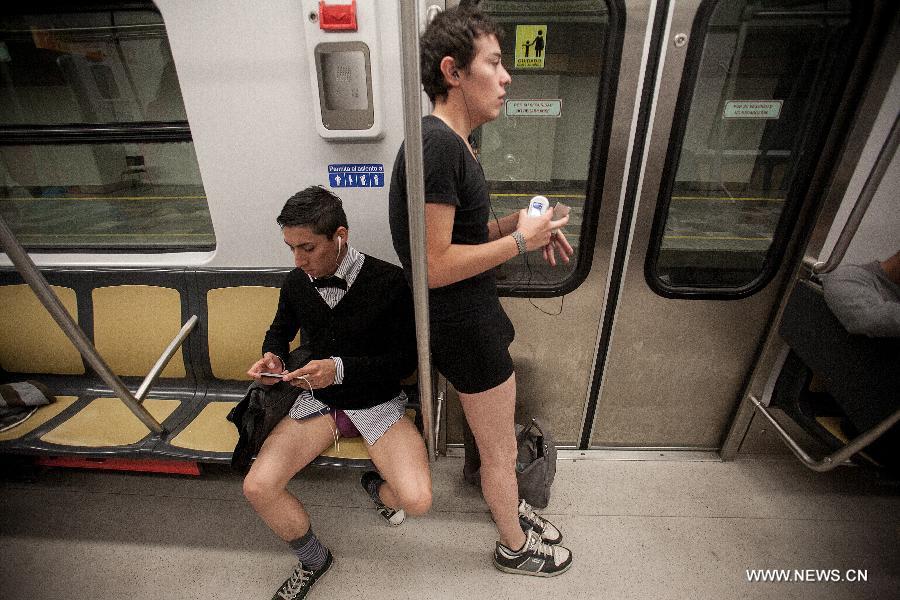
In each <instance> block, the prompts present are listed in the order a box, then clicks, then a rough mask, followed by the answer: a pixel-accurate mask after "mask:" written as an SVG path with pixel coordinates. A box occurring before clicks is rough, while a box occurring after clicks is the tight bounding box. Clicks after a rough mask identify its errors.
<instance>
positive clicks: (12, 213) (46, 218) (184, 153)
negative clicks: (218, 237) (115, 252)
mask: <svg viewBox="0 0 900 600" xmlns="http://www.w3.org/2000/svg"><path fill="white" fill-rule="evenodd" d="M199 181H200V173H199V172H198V171H197V158H196V156H195V155H194V145H193V144H191V143H189V142H182V143H168V144H159V143H157V144H97V145H65V146H50V145H47V146H45V145H39V146H5V147H0V216H2V217H3V219H4V220H5V221H6V222H7V223H10V224H11V225H12V226H13V227H14V231H15V234H16V237H17V238H18V240H19V243H21V244H23V245H24V246H26V247H28V248H31V249H44V250H58V249H67V248H68V249H73V248H74V249H89V250H102V249H104V248H119V249H121V248H130V249H135V250H172V249H192V250H204V249H205V250H212V249H214V248H215V236H213V234H212V222H211V221H210V216H209V209H208V207H207V203H206V195H205V193H204V191H203V186H202V185H200V183H199Z"/></svg>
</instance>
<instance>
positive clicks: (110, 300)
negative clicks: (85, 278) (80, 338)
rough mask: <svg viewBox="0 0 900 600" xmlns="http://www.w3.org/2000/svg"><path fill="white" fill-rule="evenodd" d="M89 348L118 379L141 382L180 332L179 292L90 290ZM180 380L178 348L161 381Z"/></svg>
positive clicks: (132, 288)
mask: <svg viewBox="0 0 900 600" xmlns="http://www.w3.org/2000/svg"><path fill="white" fill-rule="evenodd" d="M92 296H93V302H94V344H95V345H96V347H97V351H98V352H99V353H100V355H101V356H102V357H103V359H104V360H105V361H106V362H107V364H108V365H109V366H110V368H111V369H112V370H113V371H114V372H115V373H116V374H117V375H121V376H134V377H144V376H146V375H147V373H149V372H150V369H152V368H153V365H155V364H156V361H157V360H159V356H160V354H162V352H163V350H165V349H166V347H167V346H168V345H169V343H171V341H172V339H173V338H174V337H175V336H176V335H177V334H178V332H179V331H180V330H181V326H182V325H183V323H182V322H181V296H180V295H179V293H178V290H173V289H171V288H166V287H158V286H153V285H115V286H109V287H99V288H95V289H94V290H93V294H92ZM184 376H185V370H184V358H183V357H182V353H181V348H179V349H178V351H177V352H176V353H175V355H174V356H173V357H172V360H171V361H169V364H168V365H167V366H166V368H165V369H163V372H162V377H174V378H182V377H184Z"/></svg>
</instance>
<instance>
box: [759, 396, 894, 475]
mask: <svg viewBox="0 0 900 600" xmlns="http://www.w3.org/2000/svg"><path fill="white" fill-rule="evenodd" d="M750 400H751V401H752V402H753V404H755V405H756V409H757V410H758V411H760V412H761V413H762V414H763V416H764V417H766V419H768V420H769V422H770V423H772V426H773V427H775V430H776V431H777V432H778V434H779V435H780V436H781V437H782V439H783V440H784V442H785V444H787V446H788V448H790V449H791V452H793V453H794V454H795V455H796V456H797V458H799V459H800V461H801V462H802V463H803V464H804V465H806V466H807V467H809V468H810V469H812V470H813V471H818V472H820V473H824V472H825V471H830V470H832V469H833V468H835V467H836V466H838V465H840V464H843V463H844V462H846V461H847V460H848V459H849V458H850V457H851V456H853V455H854V454H856V453H857V452H859V451H860V450H862V449H863V448H865V447H866V446H868V445H869V444H871V443H872V442H874V441H875V440H877V439H878V438H879V436H881V434H882V433H884V432H885V431H887V430H888V429H890V428H891V427H892V426H893V425H894V423H896V422H897V421H900V409H897V410H895V411H894V413H893V414H891V415H890V416H889V417H888V418H886V419H885V420H883V421H882V422H880V423H879V424H878V425H876V426H875V427H873V428H872V429H870V430H868V431H866V432H865V433H863V434H861V435H859V436H858V437H857V438H856V439H854V440H853V441H852V442H850V443H849V444H847V445H846V446H844V447H843V448H841V449H840V450H836V451H835V452H833V453H831V454H829V455H827V456H825V457H824V458H822V459H821V460H815V459H813V458H812V457H811V456H810V455H809V454H807V453H806V451H804V450H803V448H801V447H800V444H798V443H797V442H796V441H795V440H794V438H792V437H791V434H789V433H788V432H787V431H785V430H784V428H783V427H782V426H781V425H780V424H779V423H778V421H776V420H775V417H773V416H772V415H771V414H769V411H768V410H766V407H765V406H763V404H762V402H760V401H759V400H758V399H757V398H756V396H753V395H750Z"/></svg>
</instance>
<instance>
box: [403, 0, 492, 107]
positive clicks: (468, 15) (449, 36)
mask: <svg viewBox="0 0 900 600" xmlns="http://www.w3.org/2000/svg"><path fill="white" fill-rule="evenodd" d="M483 35H493V36H495V37H496V38H497V41H498V42H499V41H501V40H502V39H503V30H502V29H500V27H498V26H497V24H496V23H494V22H493V21H492V20H491V19H490V18H489V17H488V16H487V15H485V14H484V13H483V12H481V11H480V10H479V9H478V8H476V7H475V6H472V5H471V4H468V3H463V4H460V5H459V6H457V7H455V8H451V9H448V10H445V11H443V12H441V13H438V15H437V16H436V17H435V18H434V19H433V20H432V21H431V23H429V24H428V27H427V28H426V29H425V33H423V34H422V38H421V39H420V40H419V51H420V55H419V60H420V65H419V67H420V69H421V71H422V86H423V87H424V88H425V93H426V94H428V98H429V99H430V100H431V101H432V102H434V99H435V98H442V97H445V96H446V95H447V92H448V91H449V90H448V89H447V84H446V82H444V74H443V73H441V61H442V60H443V59H444V57H445V56H449V57H451V58H453V61H454V62H455V63H456V67H457V68H459V69H465V68H466V67H468V66H469V63H471V62H472V59H473V58H475V39H476V38H479V37H481V36H483Z"/></svg>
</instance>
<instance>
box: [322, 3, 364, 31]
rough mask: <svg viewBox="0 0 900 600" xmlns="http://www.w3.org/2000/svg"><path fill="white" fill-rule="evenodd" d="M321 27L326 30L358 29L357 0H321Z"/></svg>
mask: <svg viewBox="0 0 900 600" xmlns="http://www.w3.org/2000/svg"><path fill="white" fill-rule="evenodd" d="M319 28H320V29H324V30H325V31H356V0H352V1H351V2H350V4H325V0H319Z"/></svg>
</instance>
